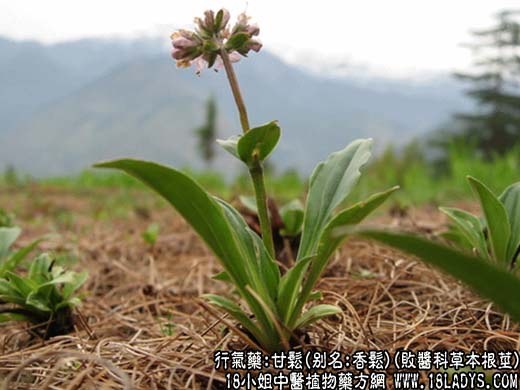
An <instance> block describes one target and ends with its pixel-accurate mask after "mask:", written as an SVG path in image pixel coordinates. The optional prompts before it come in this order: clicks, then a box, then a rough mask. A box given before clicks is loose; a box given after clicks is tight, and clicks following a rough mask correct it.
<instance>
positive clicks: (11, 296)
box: [0, 279, 25, 305]
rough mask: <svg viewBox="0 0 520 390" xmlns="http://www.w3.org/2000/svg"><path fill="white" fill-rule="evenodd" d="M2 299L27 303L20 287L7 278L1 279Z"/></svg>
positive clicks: (0, 295) (0, 298) (0, 297)
mask: <svg viewBox="0 0 520 390" xmlns="http://www.w3.org/2000/svg"><path fill="white" fill-rule="evenodd" d="M0 300H2V301H5V302H8V303H15V304H17V305H23V304H24V303H25V297H24V296H23V295H22V293H21V292H20V291H19V290H18V288H16V286H15V285H13V284H12V283H10V282H9V281H7V280H5V279H0Z"/></svg>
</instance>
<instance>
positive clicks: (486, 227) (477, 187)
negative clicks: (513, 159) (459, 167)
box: [440, 177, 520, 269]
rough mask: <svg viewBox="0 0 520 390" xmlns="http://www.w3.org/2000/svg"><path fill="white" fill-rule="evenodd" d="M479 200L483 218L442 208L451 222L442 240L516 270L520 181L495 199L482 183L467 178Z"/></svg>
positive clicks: (519, 230) (519, 240)
mask: <svg viewBox="0 0 520 390" xmlns="http://www.w3.org/2000/svg"><path fill="white" fill-rule="evenodd" d="M468 181H469V183H470V184H471V186H472V187H473V189H474V191H475V193H476V194H477V196H478V199H479V201H480V207H481V209H482V212H483V213H484V215H483V217H482V218H479V217H476V216H474V215H473V214H470V213H468V212H466V211H464V210H460V209H456V208H450V207H441V208H440V210H441V211H442V212H443V213H445V214H446V215H447V216H448V217H449V218H450V219H451V220H452V222H453V225H452V226H451V228H450V230H449V231H448V232H447V234H446V235H445V237H447V238H448V239H451V240H453V241H454V242H456V243H457V244H458V245H459V246H461V247H463V248H470V249H471V250H472V251H473V253H474V254H476V255H478V256H480V257H481V258H483V259H486V260H489V261H491V262H493V263H494V264H497V265H499V266H502V267H505V268H509V269H513V268H515V266H516V267H518V263H517V260H518V256H519V253H520V182H518V183H515V184H512V185H510V186H509V187H507V188H506V189H505V191H504V192H503V193H502V195H500V196H499V197H497V196H496V195H495V194H493V192H491V190H490V189H489V188H488V187H486V186H485V185H484V184H483V183H481V182H480V181H478V180H477V179H474V178H472V177H468Z"/></svg>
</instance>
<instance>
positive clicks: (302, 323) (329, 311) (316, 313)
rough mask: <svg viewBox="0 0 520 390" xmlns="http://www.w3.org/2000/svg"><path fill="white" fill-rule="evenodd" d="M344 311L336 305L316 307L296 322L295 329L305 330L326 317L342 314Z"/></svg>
mask: <svg viewBox="0 0 520 390" xmlns="http://www.w3.org/2000/svg"><path fill="white" fill-rule="evenodd" d="M341 312H342V310H341V309H340V308H339V307H337V306H334V305H316V306H313V307H311V308H310V309H309V310H307V311H306V312H305V313H304V314H303V315H302V316H301V317H300V318H299V319H298V322H296V325H295V328H304V327H306V326H307V325H310V324H312V323H313V322H316V321H318V320H321V319H322V318H324V317H328V316H332V315H334V314H340V313H341Z"/></svg>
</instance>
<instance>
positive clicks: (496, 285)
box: [352, 229, 520, 322]
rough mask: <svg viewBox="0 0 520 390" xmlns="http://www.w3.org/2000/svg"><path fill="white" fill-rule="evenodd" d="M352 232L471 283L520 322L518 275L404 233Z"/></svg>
mask: <svg viewBox="0 0 520 390" xmlns="http://www.w3.org/2000/svg"><path fill="white" fill-rule="evenodd" d="M352 233H355V234H357V235H360V236H362V237H366V238H370V239H374V240H376V241H379V242H381V243H383V244H386V245H389V246H391V247H393V248H396V249H399V250H401V251H403V252H406V253H409V254H411V255H414V256H417V257H419V258H420V259H422V260H423V261H425V262H426V263H428V264H431V265H434V266H436V267H438V268H440V269H441V270H443V271H444V272H447V273H448V274H450V275H452V276H454V277H455V278H457V279H459V280H461V281H462V282H464V283H466V284H467V285H468V286H470V287H472V288H473V289H474V290H475V291H477V292H478V293H479V294H480V295H482V296H483V297H485V298H488V299H490V300H492V301H493V302H495V303H496V304H497V305H498V306H499V307H501V308H502V310H504V311H505V312H507V313H509V314H510V315H511V317H512V318H513V319H514V320H515V321H517V322H520V300H518V299H517V297H518V296H520V279H519V278H518V277H515V276H514V275H512V274H511V273H510V272H508V271H507V270H505V269H503V268H502V267H497V266H496V265H494V264H493V263H490V262H488V261H486V260H485V259H482V258H480V257H475V256H471V255H468V254H466V253H463V252H459V251H457V250H455V249H452V248H449V247H446V246H444V245H441V244H438V243H435V242H432V241H429V240H427V239H424V238H420V237H416V236H413V235H410V234H404V233H391V232H387V231H384V230H374V229H361V230H356V231H354V232H352Z"/></svg>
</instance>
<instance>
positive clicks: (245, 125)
mask: <svg viewBox="0 0 520 390" xmlns="http://www.w3.org/2000/svg"><path fill="white" fill-rule="evenodd" d="M220 56H221V57H222V62H224V69H226V74H227V78H228V80H229V85H230V86H231V91H232V92H233V97H234V98H235V103H236V105H237V108H238V114H239V115H240V124H241V125H242V131H243V132H244V134H245V133H247V132H248V131H249V118H248V117H247V110H246V105H245V103H244V99H243V98H242V93H241V92H240V87H239V85H238V80H237V76H236V74H235V70H234V69H233V65H232V64H231V60H230V59H229V54H228V52H227V51H226V50H225V49H221V50H220Z"/></svg>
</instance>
